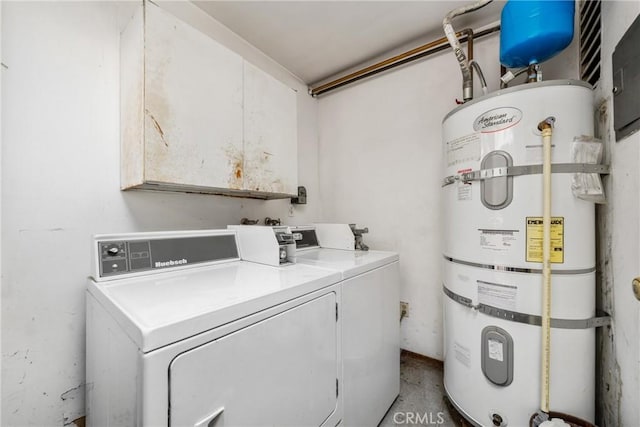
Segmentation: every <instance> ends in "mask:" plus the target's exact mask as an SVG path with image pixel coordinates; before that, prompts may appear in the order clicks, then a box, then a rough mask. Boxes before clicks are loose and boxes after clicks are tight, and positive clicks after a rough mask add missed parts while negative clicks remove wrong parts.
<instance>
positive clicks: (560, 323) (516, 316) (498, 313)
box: [442, 284, 611, 329]
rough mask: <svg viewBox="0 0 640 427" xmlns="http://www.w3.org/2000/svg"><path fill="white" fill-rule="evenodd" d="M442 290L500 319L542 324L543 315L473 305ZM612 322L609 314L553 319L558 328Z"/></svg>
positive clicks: (453, 297) (455, 296)
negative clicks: (587, 317)
mask: <svg viewBox="0 0 640 427" xmlns="http://www.w3.org/2000/svg"><path fill="white" fill-rule="evenodd" d="M442 290H443V291H444V293H445V295H446V296H448V297H449V298H450V299H451V300H453V301H455V302H457V303H458V304H461V305H463V306H465V307H468V308H472V309H474V310H478V311H479V312H480V313H482V314H486V315H487V316H491V317H496V318H498V319H503V320H509V321H511V322H517V323H524V324H526V325H532V326H541V325H542V316H537V315H534V314H526V313H520V312H517V311H511V310H505V309H502V308H497V307H493V306H491V305H486V304H482V303H480V304H477V305H473V302H472V300H471V299H469V298H466V297H463V296H462V295H458V294H456V293H455V292H453V291H452V290H451V289H449V288H447V287H446V286H445V285H444V284H443V285H442ZM610 324H611V317H610V316H608V315H604V316H598V317H591V318H589V319H551V327H552V328H558V329H591V328H598V327H601V326H607V325H610Z"/></svg>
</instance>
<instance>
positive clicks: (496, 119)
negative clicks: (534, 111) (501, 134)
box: [473, 107, 522, 133]
mask: <svg viewBox="0 0 640 427" xmlns="http://www.w3.org/2000/svg"><path fill="white" fill-rule="evenodd" d="M520 120H522V111H520V110H519V109H517V108H514V107H500V108H494V109H493V110H489V111H486V112H484V113H482V114H481V115H479V116H478V117H476V119H475V120H474V122H473V130H475V131H480V132H482V133H490V132H498V131H501V130H504V129H508V128H510V127H512V126H515V125H517V124H518V123H519V122H520Z"/></svg>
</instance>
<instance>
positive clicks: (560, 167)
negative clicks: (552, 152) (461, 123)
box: [442, 163, 609, 187]
mask: <svg viewBox="0 0 640 427" xmlns="http://www.w3.org/2000/svg"><path fill="white" fill-rule="evenodd" d="M541 173H542V165H521V166H506V167H500V168H491V169H481V170H476V171H471V172H465V173H461V174H459V175H450V176H448V177H446V178H445V179H444V180H443V183H442V186H443V187H445V186H447V185H450V184H453V183H455V182H456V181H462V182H471V181H481V180H484V179H491V178H498V177H504V176H523V175H538V174H541ZM551 173H599V174H608V173H609V165H595V164H591V163H556V164H553V165H551Z"/></svg>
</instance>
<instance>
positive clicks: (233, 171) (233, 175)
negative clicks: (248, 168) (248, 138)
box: [223, 144, 244, 190]
mask: <svg viewBox="0 0 640 427" xmlns="http://www.w3.org/2000/svg"><path fill="white" fill-rule="evenodd" d="M223 151H224V154H225V157H226V158H227V164H228V165H229V169H230V170H229V178H228V180H227V184H228V186H229V188H231V189H233V190H242V189H243V184H244V153H243V152H242V149H241V148H238V147H237V146H235V145H233V144H229V145H227V146H226V147H224V148H223Z"/></svg>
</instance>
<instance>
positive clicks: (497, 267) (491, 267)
mask: <svg viewBox="0 0 640 427" xmlns="http://www.w3.org/2000/svg"><path fill="white" fill-rule="evenodd" d="M443 257H444V259H446V260H447V261H449V262H453V263H455V264H462V265H468V266H469V267H476V268H485V269H487V270H496V271H507V272H510V273H531V274H542V269H539V268H522V267H508V266H504V265H494V264H481V263H478V262H471V261H463V260H460V259H455V258H451V257H449V256H446V255H443ZM594 271H596V268H595V267H591V268H583V269H576V270H551V273H552V274H555V275H558V274H587V273H593V272H594Z"/></svg>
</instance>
